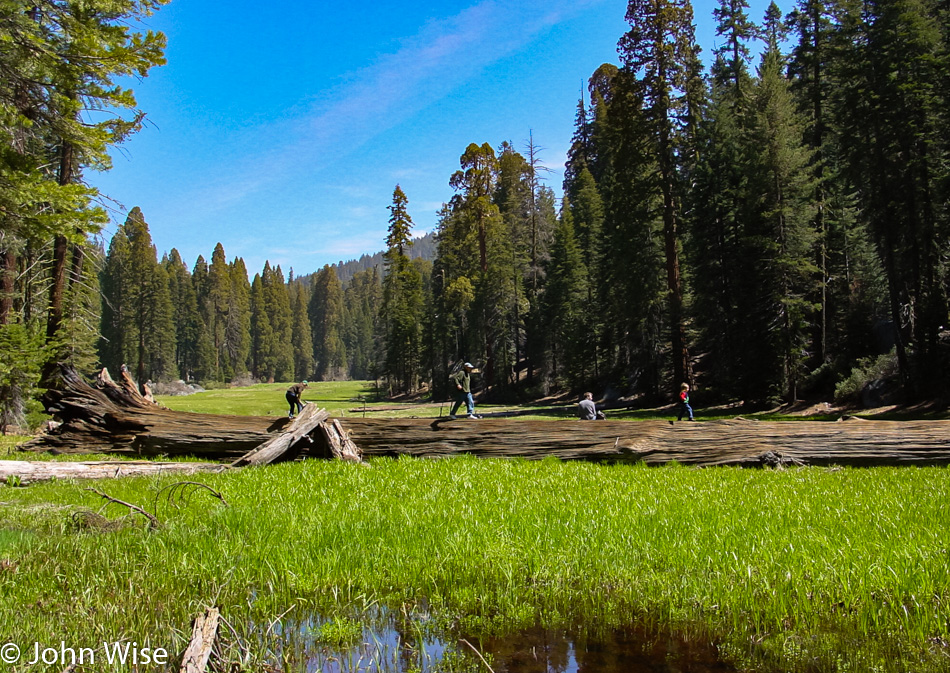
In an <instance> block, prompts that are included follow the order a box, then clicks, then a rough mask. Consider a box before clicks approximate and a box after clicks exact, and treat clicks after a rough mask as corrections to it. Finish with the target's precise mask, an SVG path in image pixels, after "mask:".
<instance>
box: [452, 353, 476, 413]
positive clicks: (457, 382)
mask: <svg viewBox="0 0 950 673" xmlns="http://www.w3.org/2000/svg"><path fill="white" fill-rule="evenodd" d="M473 371H475V368H474V367H473V366H472V363H471V362H466V363H465V364H464V365H462V369H461V370H460V371H457V372H456V373H454V374H452V376H450V377H449V381H451V382H452V384H453V385H454V386H455V404H453V405H452V411H451V413H449V418H456V415H455V412H456V411H458V410H459V407H461V406H462V402H464V403H465V406H466V408H467V409H468V417H469V418H478V416H476V415H475V400H474V399H472V372H473Z"/></svg>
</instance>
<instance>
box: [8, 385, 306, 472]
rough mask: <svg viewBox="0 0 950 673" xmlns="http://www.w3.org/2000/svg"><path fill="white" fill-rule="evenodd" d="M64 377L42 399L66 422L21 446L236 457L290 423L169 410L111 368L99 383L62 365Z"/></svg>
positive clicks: (66, 449)
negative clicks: (116, 378)
mask: <svg viewBox="0 0 950 673" xmlns="http://www.w3.org/2000/svg"><path fill="white" fill-rule="evenodd" d="M61 380H62V385H61V387H60V388H58V389H54V390H50V391H49V392H48V393H47V394H46V397H45V398H44V402H45V403H46V408H47V411H49V412H50V413H53V414H55V415H56V416H57V417H59V419H60V420H61V421H62V422H63V423H62V425H61V426H59V427H58V428H56V430H54V431H52V432H50V433H49V434H47V435H43V436H41V437H38V438H36V439H34V440H32V441H30V442H28V443H27V444H25V445H23V446H22V447H21V448H22V449H24V450H27V451H53V452H57V453H97V452H101V453H119V454H132V455H140V456H161V455H166V456H185V455H191V456H199V457H207V458H210V459H213V460H234V459H236V458H239V457H241V456H243V455H244V454H246V453H247V452H248V451H251V450H252V449H254V448H256V447H258V446H260V445H261V444H263V443H264V442H266V441H267V440H268V439H270V438H271V437H272V436H274V433H277V432H280V431H282V430H284V429H285V428H286V427H287V426H288V425H289V424H290V420H289V419H287V418H263V417H258V416H228V415H223V414H222V415H219V414H195V413H189V412H183V411H170V410H168V409H164V408H162V407H160V406H158V405H157V404H154V403H150V402H148V401H147V400H145V399H144V398H143V397H142V396H141V395H140V394H139V393H138V391H137V389H136V388H135V386H134V384H133V385H132V388H131V390H130V389H129V388H128V386H120V385H117V384H115V383H114V382H112V380H111V379H110V378H109V377H108V372H105V374H104V375H103V374H100V376H99V379H98V380H97V382H96V387H93V386H91V385H89V384H88V383H86V382H85V381H84V380H83V379H82V377H81V376H79V374H77V373H76V371H75V370H73V369H71V368H63V370H62V371H61Z"/></svg>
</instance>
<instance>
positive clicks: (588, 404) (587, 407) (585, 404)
mask: <svg viewBox="0 0 950 673" xmlns="http://www.w3.org/2000/svg"><path fill="white" fill-rule="evenodd" d="M577 415H578V417H579V418H580V419H581V420H582V421H596V420H597V405H596V404H594V394H593V393H584V396H583V397H582V398H581V401H580V402H578V403H577Z"/></svg>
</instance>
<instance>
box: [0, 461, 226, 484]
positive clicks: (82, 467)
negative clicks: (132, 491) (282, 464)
mask: <svg viewBox="0 0 950 673" xmlns="http://www.w3.org/2000/svg"><path fill="white" fill-rule="evenodd" d="M226 469H227V467H226V466H225V465H220V464H216V463H165V462H153V461H148V460H96V461H84V462H75V463H63V462H56V461H51V460H38V461H28V460H0V482H5V483H8V484H9V483H13V482H16V483H18V484H19V485H21V486H25V485H27V484H30V483H32V482H37V481H49V480H51V479H112V478H115V477H137V476H152V475H159V474H195V473H197V472H223V471H224V470H226Z"/></svg>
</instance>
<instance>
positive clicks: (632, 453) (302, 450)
mask: <svg viewBox="0 0 950 673" xmlns="http://www.w3.org/2000/svg"><path fill="white" fill-rule="evenodd" d="M101 378H102V377H100V381H99V382H97V384H96V385H97V387H93V386H90V385H89V384H87V383H86V382H85V381H83V379H82V378H81V377H80V376H78V374H76V373H75V372H74V371H72V370H64V372H63V387H62V388H61V389H60V390H56V391H51V392H50V393H49V396H48V399H47V405H48V408H49V409H50V410H51V411H53V412H55V413H56V414H57V415H58V416H59V417H60V418H61V419H62V421H63V424H62V426H60V427H59V428H57V429H56V430H55V431H53V432H52V433H50V434H48V435H44V436H42V437H40V438H37V439H36V440H33V441H32V442H30V443H29V444H28V445H26V447H24V448H26V449H27V450H35V451H43V450H56V451H60V452H71V453H89V452H103V453H127V454H138V455H141V456H158V455H167V456H178V455H194V456H200V457H203V458H206V459H214V460H222V461H223V460H226V461H235V460H236V459H239V458H242V457H244V458H243V459H242V460H241V461H238V462H237V463H236V464H237V465H241V464H251V463H255V462H258V460H259V459H260V456H261V453H262V451H255V452H254V453H250V455H248V454H249V452H252V451H254V450H255V449H257V448H259V447H261V445H262V444H267V446H269V447H273V446H275V445H276V446H280V447H283V448H281V449H280V451H279V452H278V455H277V456H276V458H279V459H287V458H291V457H296V456H297V455H309V456H313V457H323V458H330V457H343V456H348V455H349V456H351V457H352V456H355V457H352V458H351V459H355V460H358V459H359V457H358V452H359V451H360V450H361V451H362V455H363V457H369V456H425V457H442V456H450V455H455V454H459V453H468V454H473V455H476V456H481V457H498V458H527V459H541V458H545V457H548V456H553V457H555V458H559V459H562V460H587V461H605V462H643V463H646V464H649V465H656V464H661V463H667V462H671V461H677V462H680V463H683V464H687V465H709V466H711V465H744V466H769V465H770V466H780V465H796V464H807V465H854V466H870V465H948V464H950V421H866V420H849V421H842V422H827V421H783V422H766V421H750V420H744V419H735V420H724V421H704V422H695V423H689V422H680V423H675V424H673V423H670V422H667V421H640V422H631V421H560V420H558V421H538V420H520V419H516V418H510V419H480V420H468V419H459V420H448V419H447V418H440V419H435V420H433V419H368V418H341V419H334V420H330V421H328V422H320V423H318V424H317V425H316V426H314V425H312V424H311V420H308V419H310V418H311V416H310V414H307V416H306V417H303V416H302V417H300V418H298V422H300V424H301V425H299V426H291V425H289V424H290V421H289V420H288V419H286V418H265V417H258V416H224V415H214V414H194V413H187V412H176V411H170V410H168V409H164V408H162V407H159V406H158V405H155V404H154V403H149V404H143V403H142V402H141V400H138V399H133V400H131V402H128V401H126V397H127V396H128V390H127V389H125V388H120V387H118V386H115V388H116V389H115V390H113V388H111V387H110V386H109V384H108V382H105V383H104V382H103V381H102V380H101ZM112 385H113V386H114V385H115V384H112ZM133 397H134V396H133ZM321 417H322V416H321ZM312 418H313V419H314V420H315V419H316V410H314V416H313V417H312ZM279 436H280V437H281V440H280V441H276V440H275V438H276V437H279ZM354 445H355V446H354ZM268 451H269V449H268ZM255 456H257V458H255ZM274 457H275V456H271V457H269V458H268V459H267V460H266V461H261V462H269V461H270V460H272V459H273V458H274Z"/></svg>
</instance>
